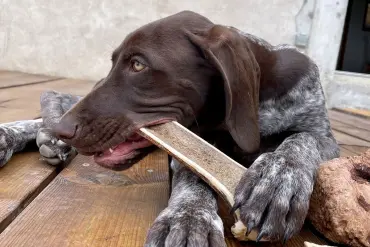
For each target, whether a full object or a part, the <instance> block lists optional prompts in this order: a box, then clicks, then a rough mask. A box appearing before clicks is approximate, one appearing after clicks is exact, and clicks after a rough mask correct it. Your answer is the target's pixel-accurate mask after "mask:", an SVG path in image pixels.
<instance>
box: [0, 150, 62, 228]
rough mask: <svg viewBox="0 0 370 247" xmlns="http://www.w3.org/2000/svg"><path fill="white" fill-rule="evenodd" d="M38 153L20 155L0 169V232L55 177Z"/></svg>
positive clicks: (53, 169) (54, 173) (53, 171)
mask: <svg viewBox="0 0 370 247" xmlns="http://www.w3.org/2000/svg"><path fill="white" fill-rule="evenodd" d="M39 157H40V156H39V154H38V153H35V152H34V153H22V154H19V155H16V156H15V157H13V159H12V160H11V161H10V163H8V164H7V165H6V166H4V167H3V168H0V232H2V231H3V230H4V229H5V228H6V227H7V226H8V225H9V223H10V222H11V221H12V220H13V219H14V218H15V217H16V216H17V215H18V213H19V212H21V211H22V210H23V208H25V207H26V206H27V205H28V203H29V202H31V201H32V199H33V198H34V197H35V196H37V195H38V193H39V192H40V191H41V190H42V189H43V188H44V187H45V186H46V185H47V184H48V183H49V182H50V181H51V179H52V178H54V177H55V176H56V170H55V168H54V167H52V166H48V165H45V164H43V163H41V162H40V161H39Z"/></svg>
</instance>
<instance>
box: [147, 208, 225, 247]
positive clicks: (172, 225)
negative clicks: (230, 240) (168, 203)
mask: <svg viewBox="0 0 370 247" xmlns="http://www.w3.org/2000/svg"><path fill="white" fill-rule="evenodd" d="M144 246H145V247H164V246H188V247H191V246H194V247H195V246H209V247H226V243H225V240H224V234H223V224H222V220H221V218H220V217H219V216H218V215H217V214H216V213H215V214H213V213H211V212H209V211H208V210H204V209H202V208H201V207H191V208H189V207H186V206H184V207H183V206H180V205H179V207H173V208H171V207H167V208H166V209H165V210H163V211H162V212H161V214H160V215H159V216H158V217H157V219H156V220H155V222H154V223H153V225H152V226H151V228H150V230H149V232H148V235H147V239H146V243H145V245H144Z"/></svg>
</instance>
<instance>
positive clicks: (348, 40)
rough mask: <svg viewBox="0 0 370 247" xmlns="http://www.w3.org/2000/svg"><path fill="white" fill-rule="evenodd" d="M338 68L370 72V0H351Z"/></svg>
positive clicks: (363, 72)
mask: <svg viewBox="0 0 370 247" xmlns="http://www.w3.org/2000/svg"><path fill="white" fill-rule="evenodd" d="M347 8H348V9H347V14H346V19H345V24H344V29H343V35H342V41H341V46H340V51H339V56H338V61H337V68H336V69H337V70H338V71H343V72H352V73H361V74H370V0H349V2H348V7H347Z"/></svg>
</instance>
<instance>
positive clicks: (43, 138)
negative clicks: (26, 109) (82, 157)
mask: <svg viewBox="0 0 370 247" xmlns="http://www.w3.org/2000/svg"><path fill="white" fill-rule="evenodd" d="M36 143H37V146H38V147H39V152H40V155H41V159H42V160H44V161H46V162H47V163H48V164H50V165H53V166H57V165H61V164H65V163H68V162H69V161H70V160H71V159H73V158H74V157H75V156H76V154H77V151H76V149H75V148H73V147H71V146H69V145H68V144H66V143H65V142H63V141H61V140H59V139H57V138H56V137H54V135H53V134H52V133H51V131H50V129H47V128H40V129H39V131H38V133H37V138H36Z"/></svg>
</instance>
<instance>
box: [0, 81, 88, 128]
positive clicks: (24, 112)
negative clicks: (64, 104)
mask: <svg viewBox="0 0 370 247" xmlns="http://www.w3.org/2000/svg"><path fill="white" fill-rule="evenodd" d="M93 85H94V84H93V83H92V82H91V81H84V80H73V79H63V80H57V81H51V82H45V83H41V84H33V85H26V86H21V87H14V88H8V89H2V90H0V110H1V114H0V123H2V122H10V121H16V120H23V119H33V118H35V117H37V116H38V115H39V114H40V95H41V93H42V92H45V91H47V90H56V91H59V92H64V93H72V94H78V95H85V94H87V93H88V92H89V91H90V90H91V88H92V87H93Z"/></svg>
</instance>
